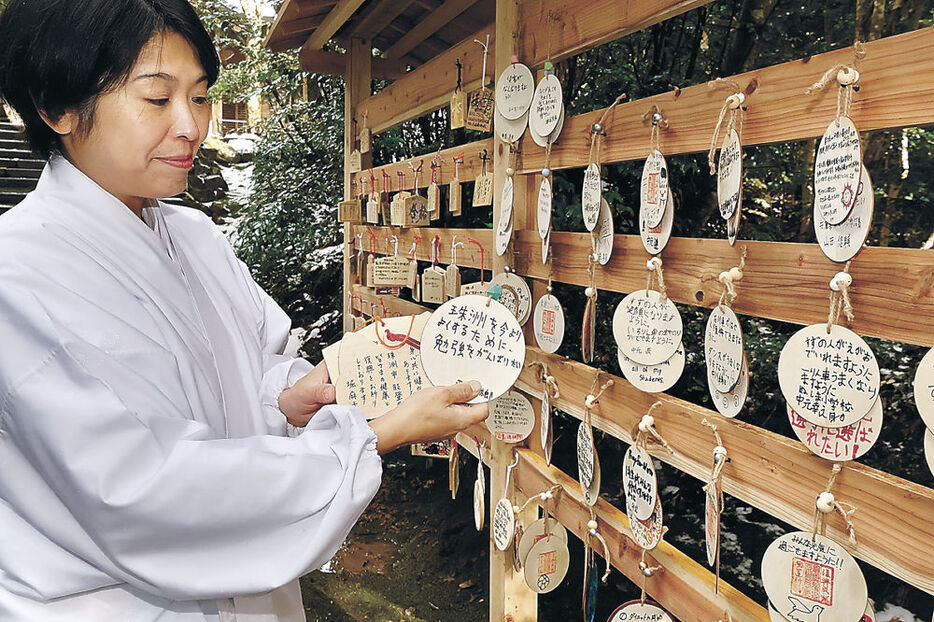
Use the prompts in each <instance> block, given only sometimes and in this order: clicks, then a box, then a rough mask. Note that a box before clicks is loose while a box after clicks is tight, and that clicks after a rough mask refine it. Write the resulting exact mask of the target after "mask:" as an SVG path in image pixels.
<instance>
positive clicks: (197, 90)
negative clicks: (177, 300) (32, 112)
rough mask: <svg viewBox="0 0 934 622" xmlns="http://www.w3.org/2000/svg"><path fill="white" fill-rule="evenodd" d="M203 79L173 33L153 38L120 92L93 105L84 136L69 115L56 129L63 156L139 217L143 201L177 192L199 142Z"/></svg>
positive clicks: (206, 114)
mask: <svg viewBox="0 0 934 622" xmlns="http://www.w3.org/2000/svg"><path fill="white" fill-rule="evenodd" d="M207 89H208V78H207V75H206V74H205V72H204V69H203V68H202V67H201V63H200V62H199V61H198V57H197V55H196V54H195V51H194V49H193V48H192V47H191V45H190V44H189V43H188V41H186V40H185V39H184V38H183V37H182V36H181V35H178V34H176V33H174V32H167V33H164V34H163V33H160V34H157V35H156V36H154V37H153V38H152V39H151V40H150V41H149V43H147V44H146V46H144V47H143V49H142V51H141V52H140V55H139V58H138V59H137V60H136V64H135V65H134V66H133V69H132V70H131V71H130V76H129V79H128V80H127V82H126V84H125V85H123V86H122V87H120V88H119V89H117V90H115V91H113V92H109V93H105V94H104V95H102V96H101V97H100V98H99V99H98V102H97V107H96V109H95V111H94V120H93V125H92V128H91V131H90V132H89V133H87V134H86V135H85V134H82V133H81V132H78V131H76V130H77V115H75V114H74V113H69V114H67V115H65V118H63V119H62V120H61V121H60V122H59V125H61V124H64V125H63V126H62V129H64V130H67V133H64V135H63V136H62V144H63V146H64V148H65V155H66V156H67V157H68V159H69V160H70V161H71V162H72V163H73V164H74V165H75V166H77V167H78V169H80V170H81V171H82V172H83V173H84V174H85V175H87V176H88V177H90V178H91V179H93V180H94V181H95V182H97V184H98V185H100V186H101V187H102V188H104V189H105V190H107V191H108V192H110V193H111V194H112V195H114V196H115V197H117V198H118V199H120V200H121V201H123V202H124V203H125V204H126V205H127V206H128V207H130V209H132V210H133V211H134V212H136V214H140V212H141V211H142V208H143V205H144V204H145V202H146V199H153V198H164V197H169V196H173V195H176V194H178V193H180V192H183V191H184V190H185V188H186V187H187V184H188V171H189V170H190V169H191V166H192V160H193V158H194V155H195V153H196V152H197V151H198V147H200V146H201V142H202V141H203V140H204V138H205V137H206V136H207V133H208V124H209V123H210V118H211V106H210V104H209V103H208V101H207ZM53 127H54V128H55V129H56V130H57V131H59V132H62V129H59V127H56V126H55V125H53Z"/></svg>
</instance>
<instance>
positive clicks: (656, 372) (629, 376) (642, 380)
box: [616, 345, 685, 393]
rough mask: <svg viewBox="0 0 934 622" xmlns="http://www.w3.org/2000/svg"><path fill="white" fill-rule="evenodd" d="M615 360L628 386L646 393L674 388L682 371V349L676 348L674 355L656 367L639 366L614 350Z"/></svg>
mask: <svg viewBox="0 0 934 622" xmlns="http://www.w3.org/2000/svg"><path fill="white" fill-rule="evenodd" d="M616 358H617V360H618V361H619V368H620V369H621V370H623V376H625V377H626V380H628V381H629V384H631V385H632V386H634V387H636V388H637V389H639V390H640V391H645V392H646V393H661V392H662V391H667V390H668V389H670V388H671V387H673V386H675V383H676V382H678V379H679V378H681V373H682V372H683V371H684V360H685V356H684V347H683V346H682V345H679V346H678V349H677V350H675V353H674V354H672V355H671V358H670V359H668V360H667V361H662V362H661V363H659V364H658V365H641V364H639V363H636V362H635V361H633V360H632V359H631V358H629V357H628V356H626V355H625V354H623V351H622V350H620V349H619V348H617V349H616Z"/></svg>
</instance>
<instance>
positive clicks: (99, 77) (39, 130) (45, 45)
mask: <svg viewBox="0 0 934 622" xmlns="http://www.w3.org/2000/svg"><path fill="white" fill-rule="evenodd" d="M166 32H174V33H178V34H179V35H181V36H182V37H183V38H185V39H186V40H187V41H188V43H190V44H191V46H192V48H193V49H194V50H195V53H196V55H197V57H198V59H199V60H200V62H201V66H202V68H203V69H204V72H205V73H206V74H207V76H208V85H209V86H210V85H212V84H214V82H216V81H217V76H218V73H219V71H220V60H219V59H218V56H217V50H216V49H215V47H214V44H213V42H212V41H211V37H210V36H209V35H208V33H207V31H206V30H205V29H204V26H203V25H202V24H201V21H200V20H199V19H198V15H197V14H196V13H195V10H194V9H193V8H192V6H191V4H189V2H188V0H13V1H12V2H11V3H10V4H9V6H7V8H6V9H4V10H3V12H2V13H0V41H2V44H0V96H2V97H3V98H4V99H5V100H6V101H7V103H8V104H9V105H10V106H12V107H13V108H14V109H15V110H16V112H17V113H18V114H19V115H20V116H21V117H22V119H23V123H24V124H25V126H26V135H27V137H28V138H29V142H30V144H31V146H32V148H33V150H34V151H35V152H36V153H38V154H40V155H42V156H45V157H48V156H49V155H50V154H51V153H52V152H54V151H60V150H61V140H60V139H59V136H58V134H56V133H55V132H54V131H52V129H51V128H50V127H49V126H48V125H47V124H46V123H45V121H43V120H42V116H41V115H40V112H41V113H43V114H45V116H46V117H48V118H49V119H51V120H53V121H56V120H58V119H60V118H61V116H62V115H63V114H65V112H68V111H76V112H78V114H79V131H82V132H85V133H86V132H87V131H89V130H90V125H91V122H92V120H93V115H94V109H95V105H96V103H97V99H98V97H99V96H100V95H102V94H104V93H107V92H110V91H112V90H114V89H116V88H119V87H120V86H122V85H123V84H124V83H125V82H126V80H127V78H128V77H129V74H130V70H131V69H132V68H133V65H134V63H135V62H136V59H137V58H138V57H139V54H140V52H141V51H142V49H143V47H144V46H145V45H146V44H147V43H148V42H149V41H150V39H152V37H153V36H154V35H157V34H159V33H166Z"/></svg>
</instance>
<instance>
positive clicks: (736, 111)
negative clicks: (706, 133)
mask: <svg viewBox="0 0 934 622" xmlns="http://www.w3.org/2000/svg"><path fill="white" fill-rule="evenodd" d="M721 85H723V86H728V87H729V88H731V89H732V90H733V94H732V95H730V96H729V97H727V98H726V99H724V100H723V106H721V108H720V116H719V117H717V125H716V127H714V130H713V136H711V137H710V151H709V152H708V154H707V163H708V164H710V174H711V175H716V174H717V167H716V164H715V162H714V155H715V154H716V151H717V139H718V138H719V137H720V129H721V128H722V126H723V121H724V119H727V114H728V113H729V119H728V120H727V124H726V131H725V132H724V133H725V134H727V135H729V133H730V131H731V130H733V129H734V128H736V131H737V133H738V134H739V135H740V137H742V133H743V119H744V117H745V112H746V107H745V106H744V105H743V104H744V103H745V102H746V94H745V93H744V92H742V91H741V90H740V86H739V83H738V82H736V81H735V80H726V79H724V78H717V79H716V80H712V81H710V82H708V83H707V86H709V87H710V88H716V87H717V86H721Z"/></svg>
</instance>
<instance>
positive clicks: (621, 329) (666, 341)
mask: <svg viewBox="0 0 934 622" xmlns="http://www.w3.org/2000/svg"><path fill="white" fill-rule="evenodd" d="M683 330H684V327H683V325H682V323H681V314H680V313H679V312H678V308H677V307H676V306H675V303H673V302H672V301H671V299H670V298H666V299H664V300H663V299H662V295H661V294H660V293H659V292H657V291H655V290H647V289H640V290H637V291H634V292H632V293H631V294H629V295H628V296H626V297H625V298H623V300H622V301H621V302H620V303H619V305H618V306H617V307H616V311H615V312H614V313H613V336H614V337H615V338H616V345H617V346H618V347H619V349H620V350H622V351H623V354H625V355H626V356H628V357H629V358H630V359H632V360H633V361H635V362H636V363H641V364H643V365H658V364H659V363H662V362H663V361H667V360H668V359H670V358H671V357H672V356H673V355H674V353H675V352H677V351H678V347H679V346H680V345H681V335H682V333H683Z"/></svg>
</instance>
